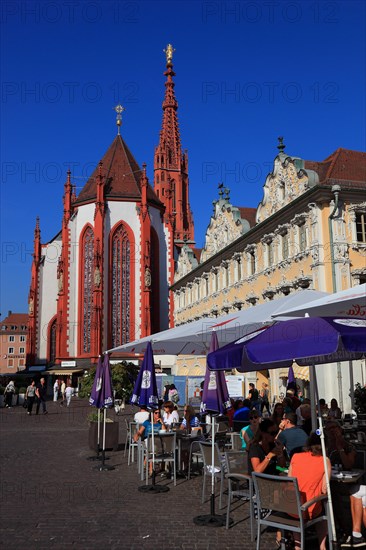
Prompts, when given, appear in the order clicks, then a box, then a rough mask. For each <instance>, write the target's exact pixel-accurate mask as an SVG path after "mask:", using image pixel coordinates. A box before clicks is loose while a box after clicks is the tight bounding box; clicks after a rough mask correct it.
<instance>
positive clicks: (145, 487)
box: [138, 409, 170, 493]
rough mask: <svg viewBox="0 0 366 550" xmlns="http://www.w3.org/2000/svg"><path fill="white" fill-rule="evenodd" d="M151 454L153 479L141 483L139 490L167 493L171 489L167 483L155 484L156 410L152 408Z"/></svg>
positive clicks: (147, 460) (147, 463)
mask: <svg viewBox="0 0 366 550" xmlns="http://www.w3.org/2000/svg"><path fill="white" fill-rule="evenodd" d="M150 422H151V438H150V439H151V446H152V449H151V454H152V465H153V469H152V479H151V485H149V483H147V484H146V485H141V486H140V487H139V489H138V490H139V491H140V492H141V493H167V492H168V491H170V489H169V487H167V486H166V485H155V439H154V410H153V409H152V410H151V420H150ZM148 455H149V440H147V457H146V468H147V469H148V468H149V458H148Z"/></svg>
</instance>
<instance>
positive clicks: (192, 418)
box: [180, 405, 200, 433]
mask: <svg viewBox="0 0 366 550" xmlns="http://www.w3.org/2000/svg"><path fill="white" fill-rule="evenodd" d="M199 425H200V421H199V418H198V416H196V413H195V412H194V408H193V407H192V405H185V406H184V410H183V421H182V424H181V425H180V429H181V430H186V431H187V433H191V430H192V428H198V427H199Z"/></svg>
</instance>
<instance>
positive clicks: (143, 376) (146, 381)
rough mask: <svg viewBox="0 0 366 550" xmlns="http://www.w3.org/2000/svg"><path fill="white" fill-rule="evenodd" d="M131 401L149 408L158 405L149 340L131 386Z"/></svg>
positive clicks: (154, 407) (133, 403) (155, 407)
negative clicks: (133, 385)
mask: <svg viewBox="0 0 366 550" xmlns="http://www.w3.org/2000/svg"><path fill="white" fill-rule="evenodd" d="M131 403H132V405H140V406H141V405H145V406H146V407H148V408H149V409H157V408H158V406H159V397H158V388H157V384H156V375H155V365H154V356H153V351H152V345H151V342H148V344H147V347H146V351H145V355H144V359H143V361H142V365H141V368H140V370H139V373H138V376H137V379H136V383H135V387H134V388H133V394H132V397H131Z"/></svg>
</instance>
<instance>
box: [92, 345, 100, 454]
mask: <svg viewBox="0 0 366 550" xmlns="http://www.w3.org/2000/svg"><path fill="white" fill-rule="evenodd" d="M102 368H103V359H102V356H101V355H99V357H98V363H97V368H96V370H95V377H94V382H93V386H92V390H91V394H90V397H89V403H90V405H93V406H94V407H97V409H98V422H97V430H98V431H97V456H92V457H89V460H99V453H100V407H98V403H99V401H100V397H99V396H100V390H101V387H102Z"/></svg>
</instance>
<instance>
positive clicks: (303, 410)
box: [296, 403, 311, 436]
mask: <svg viewBox="0 0 366 550" xmlns="http://www.w3.org/2000/svg"><path fill="white" fill-rule="evenodd" d="M296 414H297V415H299V414H300V415H301V418H302V423H301V426H300V428H301V429H302V430H304V432H305V433H306V435H308V436H309V435H310V432H311V406H310V404H308V403H302V404H301V405H300V407H299V408H298V409H297V410H296Z"/></svg>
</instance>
